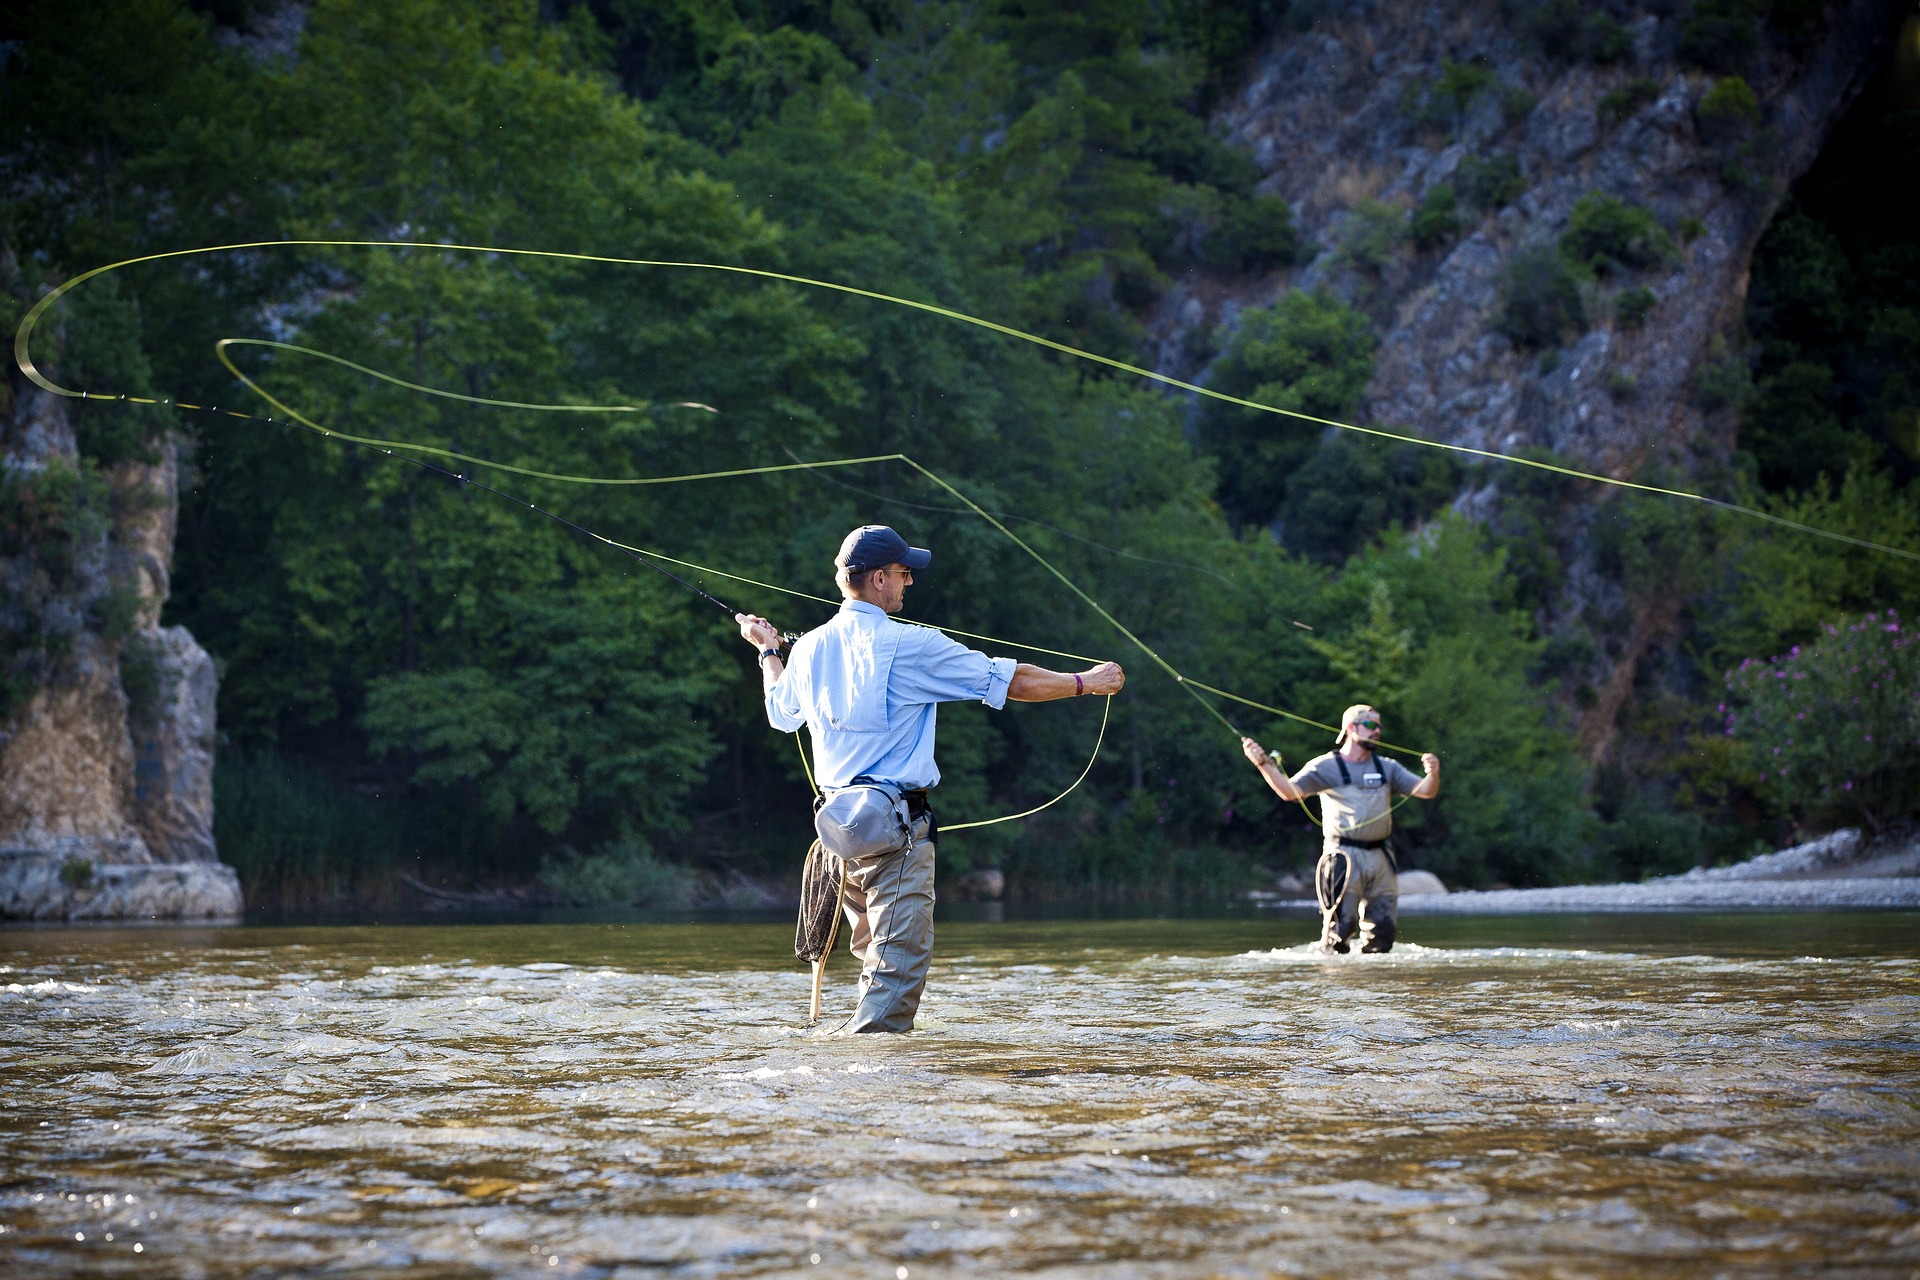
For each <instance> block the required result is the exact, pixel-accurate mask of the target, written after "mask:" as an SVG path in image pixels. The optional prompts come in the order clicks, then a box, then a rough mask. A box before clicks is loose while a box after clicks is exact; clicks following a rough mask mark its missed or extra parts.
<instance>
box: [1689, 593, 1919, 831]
mask: <svg viewBox="0 0 1920 1280" xmlns="http://www.w3.org/2000/svg"><path fill="white" fill-rule="evenodd" d="M1822 630H1823V632H1824V634H1823V635H1822V636H1821V637H1820V638H1819V639H1817V640H1815V641H1813V642H1812V643H1810V644H1807V645H1804V646H1802V645H1795V646H1794V647H1793V648H1792V650H1790V651H1789V652H1787V653H1784V654H1782V655H1780V656H1779V657H1776V658H1770V659H1753V658H1749V659H1747V660H1746V661H1744V662H1742V663H1741V664H1740V666H1739V667H1738V668H1737V669H1736V670H1733V671H1729V672H1728V673H1727V676H1726V683H1727V690H1728V692H1729V693H1730V694H1731V695H1732V699H1733V701H1734V702H1735V703H1736V704H1737V706H1738V709H1737V710H1734V709H1729V708H1728V707H1727V706H1726V705H1725V704H1722V705H1721V707H1720V710H1721V712H1722V713H1723V714H1724V715H1725V716H1726V720H1725V725H1724V727H1725V730H1726V733H1727V736H1729V737H1733V738H1738V739H1742V740H1744V741H1746V742H1747V743H1748V745H1749V748H1750V750H1751V751H1752V752H1753V759H1754V762H1755V789H1756V790H1757V791H1759V792H1760V793H1761V794H1762V795H1763V796H1765V797H1766V798H1768V799H1770V800H1772V801H1773V802H1774V803H1775V804H1776V805H1777V806H1779V807H1780V808H1782V809H1785V810H1789V811H1797V812H1799V813H1803V814H1805V815H1807V816H1808V817H1810V818H1812V819H1814V820H1815V821H1817V822H1823V823H1833V824H1834V825H1838V824H1839V823H1840V822H1860V823H1863V824H1864V825H1865V826H1866V827H1867V828H1868V829H1869V830H1870V831H1873V832H1875V833H1878V832H1881V831H1884V830H1885V829H1886V828H1887V827H1888V826H1889V825H1890V824H1891V823H1894V822H1897V821H1899V820H1900V819H1903V818H1905V817H1908V816H1910V815H1912V814H1914V813H1915V812H1920V645H1916V644H1915V643H1914V639H1913V631H1912V629H1911V627H1910V625H1909V624H1906V623H1903V622H1902V621H1901V619H1900V617H1899V615H1898V614H1897V613H1896V612H1894V610H1892V609H1888V610H1886V611H1885V612H1884V613H1881V612H1874V613H1868V614H1866V615H1864V616H1863V617H1859V618H1856V619H1854V620H1852V621H1850V622H1848V621H1842V622H1841V623H1840V624H1838V625H1835V624H1828V625H1827V626H1825V627H1824V628H1822Z"/></svg>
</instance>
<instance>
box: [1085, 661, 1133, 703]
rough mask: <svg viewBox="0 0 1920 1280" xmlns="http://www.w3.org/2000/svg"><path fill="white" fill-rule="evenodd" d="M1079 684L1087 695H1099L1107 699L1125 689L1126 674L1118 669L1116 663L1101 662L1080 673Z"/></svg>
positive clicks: (1118, 665)
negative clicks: (1084, 687) (1085, 690)
mask: <svg viewBox="0 0 1920 1280" xmlns="http://www.w3.org/2000/svg"><path fill="white" fill-rule="evenodd" d="M1080 682H1081V683H1082V684H1083V685H1085V686H1086V689H1087V692H1088V693H1101V694H1105V695H1106V696H1108V697H1112V696H1113V695H1114V694H1116V693H1118V692H1120V690H1121V689H1123V688H1125V687H1126V683H1127V673H1126V672H1124V671H1122V670H1121V669H1120V664H1119V663H1117V662H1103V663H1101V664H1100V665H1099V666H1097V667H1092V668H1089V669H1088V670H1086V671H1082V672H1081V673H1080Z"/></svg>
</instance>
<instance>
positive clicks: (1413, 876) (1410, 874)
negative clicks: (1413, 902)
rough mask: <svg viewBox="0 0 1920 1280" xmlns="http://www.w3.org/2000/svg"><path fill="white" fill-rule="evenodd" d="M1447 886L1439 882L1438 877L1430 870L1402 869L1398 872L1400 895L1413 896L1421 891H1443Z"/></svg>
mask: <svg viewBox="0 0 1920 1280" xmlns="http://www.w3.org/2000/svg"><path fill="white" fill-rule="evenodd" d="M1446 891H1447V886H1445V885H1444V884H1441V883H1440V877H1439V876H1437V875H1435V874H1433V872H1431V871H1402V872H1401V873H1400V896H1401V897H1403V898H1410V897H1413V896H1414V895H1415V894H1421V893H1445V892H1446Z"/></svg>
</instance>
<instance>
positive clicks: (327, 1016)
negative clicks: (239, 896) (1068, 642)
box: [0, 913, 1920, 1280]
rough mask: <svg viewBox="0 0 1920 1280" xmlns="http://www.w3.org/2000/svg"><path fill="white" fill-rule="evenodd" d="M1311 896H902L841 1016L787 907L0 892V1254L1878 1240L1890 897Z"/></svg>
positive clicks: (1896, 1223) (1736, 1263)
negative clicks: (1375, 903)
mask: <svg viewBox="0 0 1920 1280" xmlns="http://www.w3.org/2000/svg"><path fill="white" fill-rule="evenodd" d="M1312 931H1313V924H1312V922H1311V921H1309V920H1303V919H1275V918H1261V919H1253V920H1250V919H1215V920H1153V919H1135V920H1118V921H1114V920H1109V921H1071V922H1069V921H1055V922H1044V921H1024V922H1015V923H948V924H944V925H943V926H942V928H941V934H940V945H939V953H938V955H937V956H936V961H935V968H934V974H933V978H932V981H931V985H930V987H929V993H928V999H927V1002H926V1005H925V1007H924V1014H923V1019H922V1021H923V1026H924V1028H925V1030H924V1031H923V1032H922V1033H920V1034H916V1035H914V1036H910V1037H904V1038H884V1039H883V1038H869V1037H858V1038H853V1037H834V1036H830V1035H822V1034H820V1033H819V1032H818V1031H812V1032H810V1031H808V1030H807V1029H806V1028H804V1027H803V1026H802V1025H801V1014H802V1013H803V1011H804V1002H805V999H806V979H805V976H804V973H803V971H802V969H801V967H800V966H798V965H796V964H794V963H793V961H792V956H791V951H790V950H789V944H790V941H791V937H792V932H791V926H790V925H787V924H784V923H780V924H737V923H735V924H669V923H625V924H622V923H598V924H580V923H573V924H566V923H549V924H518V925H485V926H474V925H438V926H405V927H394V926H388V927H303V928H242V929H208V930H179V929H120V930H71V929H21V930H9V931H5V932H0V965H4V966H5V971H4V972H0V1070H3V1071H4V1079H5V1081H6V1090H7V1092H6V1095H5V1096H6V1105H5V1107H4V1108H0V1267H4V1268H5V1269H6V1271H7V1273H8V1274H10V1275H13V1274H18V1275H28V1274H63V1275H66V1274H79V1275H92V1274H102V1275H105V1274H129V1275H132V1274H150V1275H205V1276H229V1275H231V1276H240V1275H249V1276H251V1275H282V1274H289V1273H320V1272H324V1273H328V1274H352V1273H356V1272H368V1273H371V1272H375V1271H378V1272H381V1273H383V1274H396V1273H398V1274H413V1275H422V1276H426V1275H434V1276H441V1275H447V1276H451V1275H487V1274H514V1275H518V1274H527V1273H530V1272H534V1271H538V1272H540V1273H542V1274H547V1275H558V1274H566V1275H608V1274H612V1275H622V1276H660V1275H690V1276H706V1275H779V1274H802V1275H826V1274H834V1275H842V1276H872V1277H894V1278H895V1280H899V1277H901V1276H902V1275H906V1276H928V1277H932V1276H979V1275H1002V1274H1045V1275H1049V1276H1120V1275H1126V1276H1168V1277H1172V1276H1180V1277H1189V1276H1266V1275H1311V1276H1317V1275H1332V1274H1344V1275H1354V1276H1374V1275H1386V1276H1400V1275H1410V1276H1425V1275H1442V1274H1445V1275H1474V1276H1535V1275H1637V1276H1682V1275H1685V1276H1696V1275H1704V1274H1711V1275H1727V1276H1742V1275H1755V1276H1759V1275H1800V1274H1804V1275H1813V1274H1816V1273H1818V1274H1820V1275H1857V1276H1902V1277H1904V1276H1909V1275H1913V1274H1916V1272H1920V1209H1917V1207H1916V1206H1917V1205H1920V916H1917V915H1915V914H1913V913H1886V914H1879V915H1874V914H1862V915H1850V916H1839V915H1829V916H1822V915H1793V916H1770V915H1744V916H1718V917H1706V918H1694V917H1687V916H1678V915H1671V916H1659V917H1621V916H1607V917H1587V918H1580V917H1517V918H1501V919H1477V920H1476V919H1454V918H1447V919H1422V920H1417V921H1412V922H1410V929H1409V932H1410V933H1411V934H1412V935H1413V943H1414V945H1406V946H1403V947H1402V948H1401V949H1398V950H1396V951H1395V952H1394V953H1393V954H1392V955H1391V956H1387V957H1364V958H1363V957H1357V956H1356V957H1334V958H1324V957H1321V956H1319V955H1317V954H1316V953H1314V952H1312V951H1310V950H1308V949H1306V948H1305V947H1304V946H1302V945H1299V944H1301V943H1303V942H1304V941H1305V939H1307V938H1309V937H1310V936H1311V935H1312ZM834 965H835V968H834V972H833V977H834V979H835V981H833V982H831V983H830V987H831V1001H830V1003H831V1006H832V1007H833V1008H834V1009H835V1010H836V1011H837V1012H838V1013H840V1014H842V1015H844V1013H845V1012H847V1010H848V1008H849V1006H850V1004H851V1000H850V998H849V989H850V988H849V983H850V980H851V977H852V973H853V966H852V965H851V963H850V962H849V961H848V960H847V958H846V957H845V955H844V953H842V954H841V955H840V956H837V957H835V961H834ZM136 1249H137V1250H138V1251H137V1252H136Z"/></svg>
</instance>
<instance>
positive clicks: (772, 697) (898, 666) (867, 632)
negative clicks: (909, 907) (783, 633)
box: [767, 600, 1018, 790]
mask: <svg viewBox="0 0 1920 1280" xmlns="http://www.w3.org/2000/svg"><path fill="white" fill-rule="evenodd" d="M1017 665H1018V664H1017V663H1016V662H1015V661H1014V660H1013V659H1012V658H989V657H988V656H987V655H986V654H984V653H980V652H978V651H977V650H974V649H969V648H967V647H966V646H965V645H963V644H961V643H960V642H959V641H957V640H955V639H953V638H952V637H950V636H948V635H946V634H945V633H943V632H940V631H936V630H934V629H933V628H932V627H921V626H914V625H912V624H910V623H904V622H895V621H894V620H893V619H891V618H889V617H887V615H886V614H885V613H884V612H883V611H882V610H881V609H880V608H879V607H878V606H877V605H871V604H868V603H866V602H865V601H864V600H849V601H847V602H846V603H845V604H843V605H841V606H840V612H839V613H837V614H835V615H834V617H833V621H831V622H829V623H827V625H826V626H824V627H819V628H817V629H815V630H813V631H809V632H807V634H806V635H804V636H801V637H800V638H799V639H798V640H797V641H795V642H794V645H793V656H792V658H790V659H789V660H788V662H787V666H786V670H785V671H783V672H782V673H781V675H780V678H779V679H778V680H776V681H774V683H773V686H772V687H771V688H769V689H768V690H767V720H768V722H769V723H770V724H772V725H773V727H774V728H776V729H778V730H779V731H780V732H782V733H792V732H794V731H795V730H797V729H798V728H799V727H800V726H801V725H803V724H804V725H806V726H807V730H808V733H809V735H810V736H811V737H812V739H813V768H814V776H815V778H816V779H817V780H818V781H819V783H820V785H821V786H823V787H844V786H846V785H847V784H848V783H849V782H852V781H853V780H854V779H855V778H859V777H867V778H873V779H875V780H876V781H879V782H891V783H894V784H895V785H897V786H900V787H904V788H907V789H908V790H917V789H919V788H922V787H933V786H937V785H939V782H940V769H939V766H938V765H936V764H934V762H933V726H934V713H935V712H936V711H937V710H938V704H939V703H942V702H969V701H974V700H978V701H980V702H984V703H986V704H987V705H988V706H990V707H992V708H994V709H995V710H996V711H997V710H999V709H1000V708H1001V707H1004V706H1005V705H1006V704H1007V686H1008V685H1009V684H1010V683H1012V681H1013V669H1014V667H1015V666H1017Z"/></svg>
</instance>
